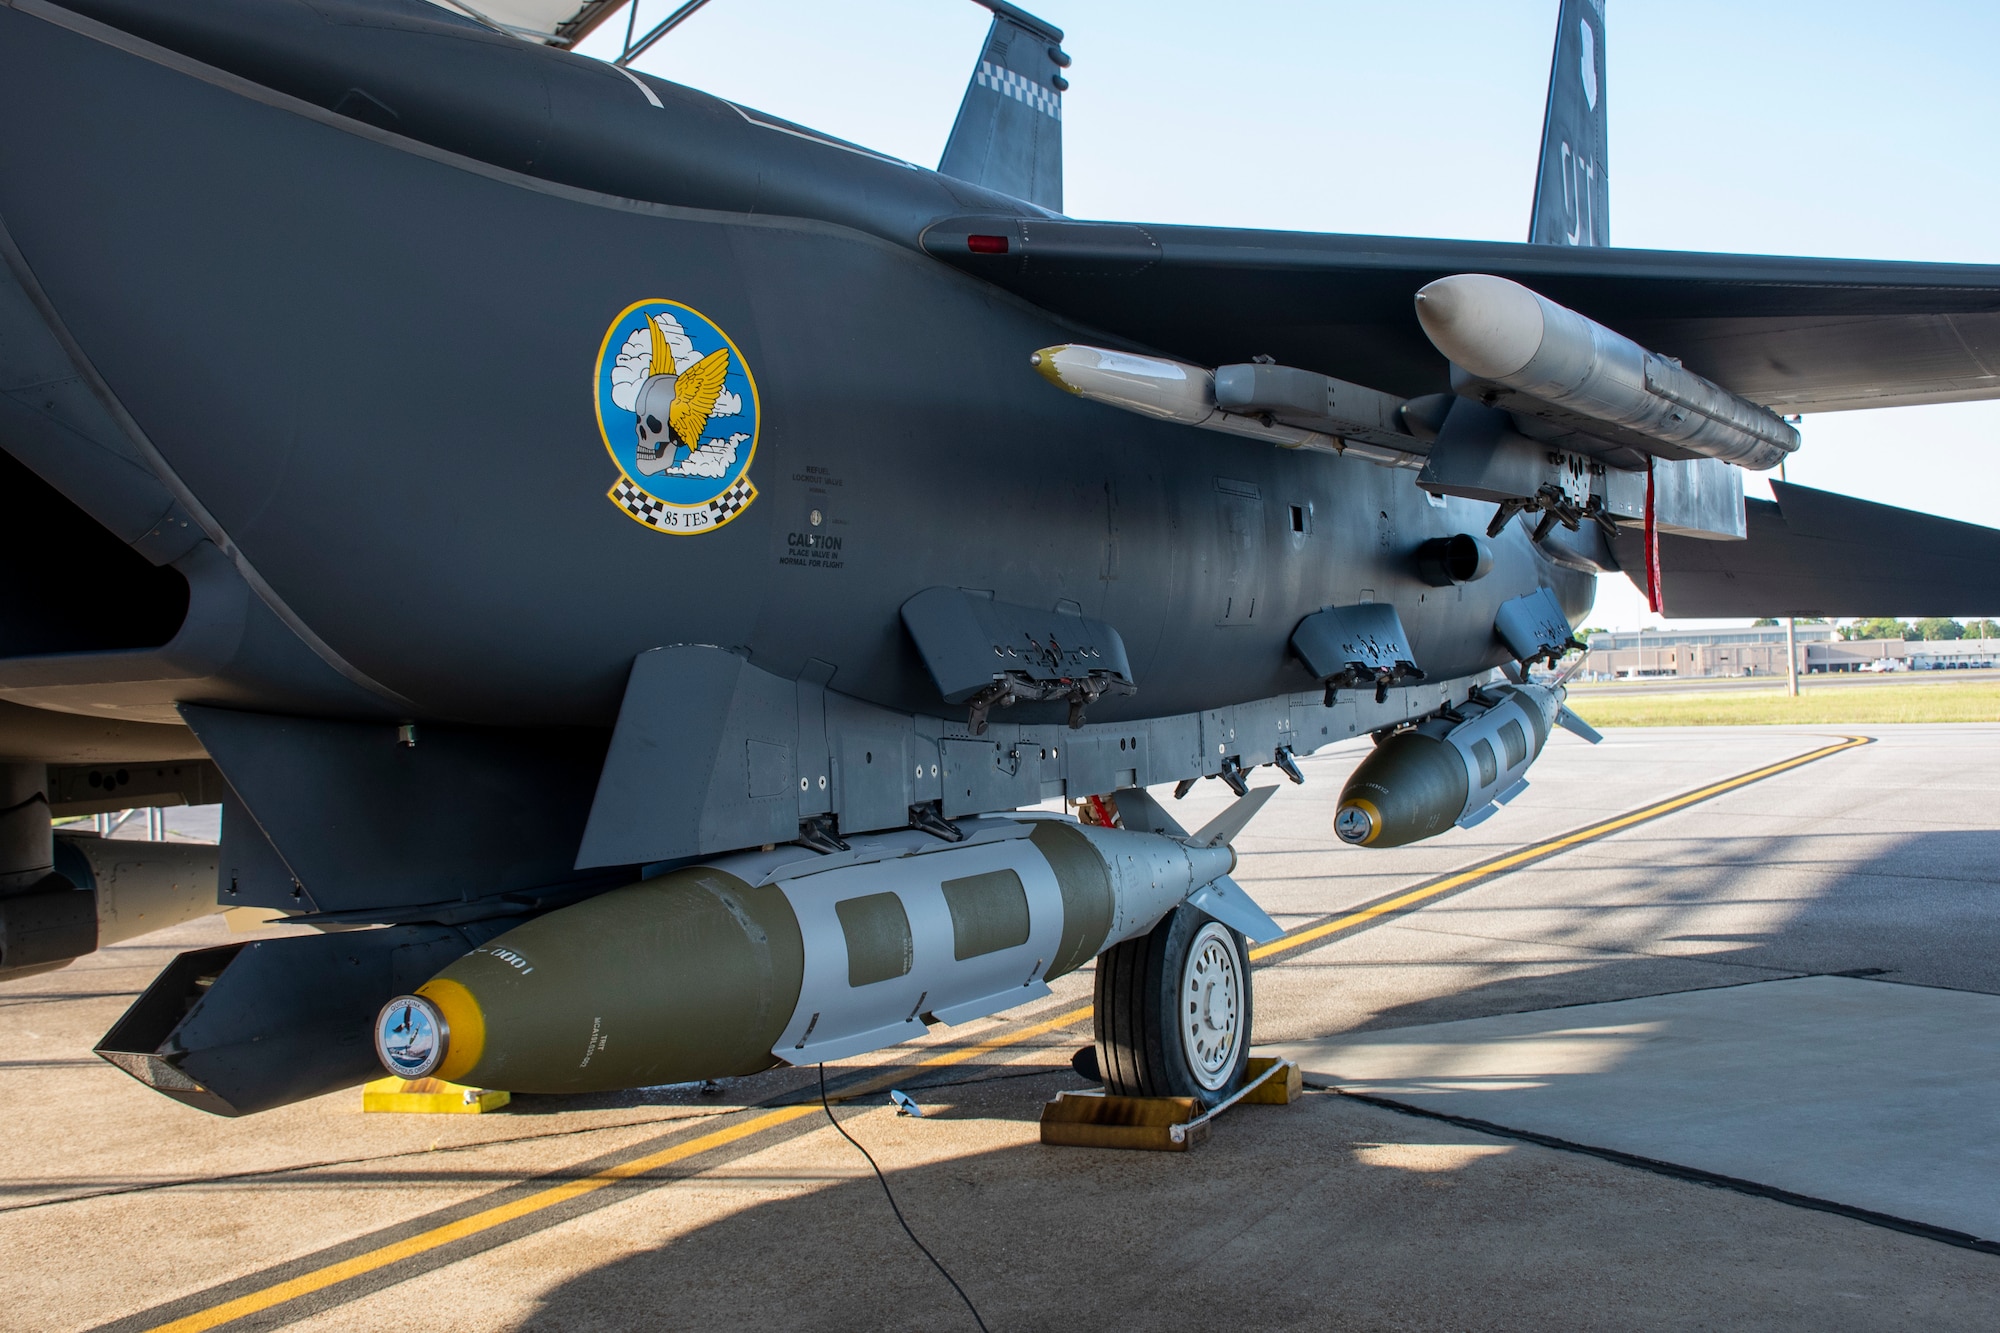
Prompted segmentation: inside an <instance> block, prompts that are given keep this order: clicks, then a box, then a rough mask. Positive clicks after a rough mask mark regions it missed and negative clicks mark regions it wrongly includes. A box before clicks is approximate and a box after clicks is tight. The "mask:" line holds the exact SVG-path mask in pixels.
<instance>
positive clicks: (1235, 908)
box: [1188, 787, 1285, 944]
mask: <svg viewBox="0 0 2000 1333" xmlns="http://www.w3.org/2000/svg"><path fill="white" fill-rule="evenodd" d="M1258 790H1259V791H1275V790H1276V788H1274V787H1260V788H1258ZM1253 795H1254V793H1253ZM1244 799H1245V800H1248V799H1250V798H1249V797H1245V798H1244ZM1238 804H1241V802H1238ZM1232 808H1233V807H1232ZM1188 902H1190V903H1191V904H1193V905H1194V906H1196V907H1199V908H1200V909H1201V910H1202V911H1204V912H1206V913H1208V914H1209V915H1210V916H1212V917H1214V918H1215V919H1216V920H1217V921H1220V922H1221V923H1222V924H1223V925H1225V926H1228V927H1229V928H1230V929H1231V930H1233V931H1236V932H1237V933H1238V934H1240V935H1242V936H1244V937H1245V938H1247V939H1248V940H1249V941H1250V942H1251V943H1252V944H1266V943H1269V942H1270V941H1272V940H1275V939H1277V938H1278V936H1280V935H1282V934H1284V933H1285V930H1284V927H1282V926H1280V925H1279V924H1278V923H1277V922H1275V921H1273V920H1272V919H1271V918H1270V915H1269V914H1268V913H1266V912H1265V911H1264V909H1263V908H1261V907H1259V906H1257V904H1256V903H1255V902H1254V901H1253V900H1252V899H1251V897H1250V895H1249V894H1247V893H1245V892H1244V891H1243V888H1242V886H1241V885H1239V884H1238V883H1237V882H1236V881H1235V880H1233V879H1231V878H1230V877H1229V876H1227V875H1223V876H1221V877H1220V878H1219V879H1216V880H1214V881H1212V882H1210V883H1208V884H1204V885H1202V886H1201V887H1200V888H1198V889H1196V890H1195V891H1194V892H1193V893H1190V894H1189V895H1188Z"/></svg>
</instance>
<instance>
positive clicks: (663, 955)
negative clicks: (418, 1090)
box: [417, 866, 805, 1092]
mask: <svg viewBox="0 0 2000 1333" xmlns="http://www.w3.org/2000/svg"><path fill="white" fill-rule="evenodd" d="M804 958H805V950H804V945H803V942H802V941H801V939H800V937H799V923H798V919H797V917H795V916H794V915H793V912H792V908H791V904H790V903H788V902H787V901H786V900H785V895H784V893H783V891H781V890H780V889H778V888H777V887H776V886H775V885H763V886H761V887H753V886H751V885H749V884H746V883H744V882H743V881H742V880H740V879H738V878H736V877H735V876H734V875H731V874H728V873H727V872H725V871H721V870H717V869H715V868H713V867H708V866H701V867H695V868H691V869H686V870H676V871H672V872H669V873H667V874H664V875H661V876H659V877H657V878H655V879H649V880H645V881H642V882H640V883H637V884H628V885H626V886H625V887H624V888H620V889H613V890H611V891H610V892H609V893H604V894H600V895H598V896H597V897H595V898H590V899H587V900H585V901H584V902H581V903H578V904H576V905H575V906H572V907H565V908H563V909H561V910H560V911H556V912H551V913H549V914H548V915H547V916H543V917H537V918H536V919H535V920H533V921H529V922H527V923H525V924H524V925H520V926H517V927H515V928H514V929H513V930H510V931H508V932H507V933H505V934H504V935H501V936H499V937H497V938H496V939H494V940H492V941H491V942H489V943H488V944H486V945H485V946H484V947H483V948H480V949H476V950H474V951H473V952H472V953H469V954H467V955H466V956H465V957H463V958H460V959H459V960H457V961H456V962H454V963H452V964H451V965H450V966H449V967H447V968H445V970H444V971H443V972H441V973H439V974H438V975H437V976H436V977H433V978H432V979H431V980H430V981H428V982H426V983H424V985H422V986H420V987H419V988H418V989H417V995H418V996H419V997H421V998H423V999H426V1000H429V1001H430V1002H431V1003H432V1004H433V1005H434V1006H436V1008H437V1010H438V1012H439V1014H440V1015H441V1017H442V1018H443V1020H444V1024H445V1028H446V1037H445V1049H444V1056H443V1059H442V1061H441V1062H440V1063H439V1064H438V1066H437V1070H436V1076H437V1077H439V1078H442V1079H444V1080H446V1081H447V1082H452V1083H464V1084H470V1085H474V1086H478V1087H491V1088H506V1089H508V1090H510V1091H514V1092H596V1091H602V1090H605V1089H610V1088H634V1087H646V1086H650V1085H653V1084H659V1083H681V1082H687V1081H690V1080H694V1079H703V1078H718V1077H725V1076H730V1075H738V1074H754V1073H756V1072H757V1071H759V1070H762V1069H768V1068H770V1067H771V1066H772V1065H774V1064H776V1063H778V1061H777V1059H776V1057H774V1056H773V1055H772V1054H771V1047H772V1045H773V1043H774V1042H776V1040H777V1038H778V1034H779V1032H780V1031H781V1030H782V1029H783V1028H784V1026H785V1023H786V1021H787V1020H788V1019H790V1018H791V1016H792V1010H793V1008H794V1007H795V1006H796V1004H797V1002H798V996H799V983H800V979H801V978H802V976H803V975H804Z"/></svg>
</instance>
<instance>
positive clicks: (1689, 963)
mask: <svg viewBox="0 0 2000 1333" xmlns="http://www.w3.org/2000/svg"><path fill="white" fill-rule="evenodd" d="M1813 845H1814V840H1813V839H1811V838H1807V837H1771V838H1712V839H1709V840H1707V841H1706V842H1705V843H1704V844H1703V846H1704V849H1705V850H1704V858H1705V860H1706V861H1707V862H1708V864H1706V865H1703V866H1699V867H1689V866H1677V867H1674V868H1673V870H1672V871H1671V872H1670V873H1672V874H1673V875H1674V877H1675V880H1676V885H1675V888H1674V890H1673V892H1672V893H1671V894H1669V895H1667V896H1664V897H1661V898H1656V899H1650V900H1640V899H1638V898H1636V897H1635V898H1633V899H1631V900H1629V901H1626V902H1623V903H1613V904H1611V905H1605V904H1603V903H1600V902H1592V903H1590V904H1588V905H1587V906H1578V907H1577V908H1576V909H1575V910H1574V911H1569V912H1563V911H1561V910H1560V908H1556V909H1551V907H1550V905H1549V904H1547V903H1544V902H1539V901H1535V900H1534V899H1533V897H1532V896H1531V893H1530V891H1531V890H1532V887H1533V885H1534V884H1535V883H1536V882H1537V880H1538V879H1541V880H1542V882H1547V881H1546V879H1545V874H1546V872H1544V875H1538V876H1523V877H1520V878H1517V879H1515V880H1513V881H1512V882H1511V883H1510V882H1506V881H1503V882H1501V883H1499V884H1496V885H1492V886H1490V887H1487V888H1484V889H1481V890H1476V891H1475V892H1474V893H1472V894H1467V895H1464V896H1463V897H1460V898H1456V899H1451V900H1448V901H1446V902H1443V903H1438V904H1436V905H1434V906H1431V907H1428V908H1425V909H1424V910H1422V911H1420V912H1417V913H1413V914H1412V915H1411V916H1409V917H1406V918H1402V919H1400V921H1399V922H1395V923H1389V924H1390V928H1391V929H1394V928H1395V927H1396V926H1397V925H1404V926H1407V927H1409V928H1411V929H1416V930H1435V931H1440V932H1443V933H1446V934H1449V933H1452V932H1455V931H1460V930H1463V931H1465V932H1466V933H1468V934H1472V935H1477V936H1480V937H1483V938H1486V939H1491V938H1493V937H1494V936H1496V935H1507V936H1510V937H1515V938H1519V939H1520V940H1521V942H1522V943H1523V944H1526V945H1528V946H1530V948H1533V946H1535V945H1542V946H1546V947H1547V951H1546V952H1541V953H1536V954H1533V955H1532V956H1530V957H1526V958H1517V959H1515V960H1512V961H1509V962H1507V963H1489V964H1486V965H1485V966H1483V967H1482V968H1481V970H1483V971H1485V972H1487V973H1489V974H1490V973H1492V972H1493V971H1496V970H1501V969H1505V970H1506V971H1507V972H1508V974H1507V975H1501V976H1492V977H1490V979H1488V980H1483V981H1479V982H1477V983H1476V984H1472V985H1467V986H1462V987H1456V988H1453V989H1452V990H1451V991H1450V992H1449V993H1447V994H1439V995H1428V996H1425V997H1423V998H1421V999H1415V1000H1410V1001H1407V1002H1404V1003H1399V1004H1393V1005H1389V1006H1386V1007H1384V1008H1382V1009H1380V1010H1377V1011H1375V1012H1374V1013H1372V1014H1370V1015H1368V1016H1367V1017H1365V1018H1364V1019H1362V1020H1361V1021H1359V1022H1357V1023H1356V1024H1355V1025H1354V1027H1353V1028H1352V1029H1350V1030H1351V1031H1356V1032H1368V1031H1377V1030H1382V1029H1388V1028H1402V1027H1411V1026H1416V1025H1421V1024H1429V1023H1444V1022H1451V1021H1454V1020H1457V1019H1465V1018H1483V1017H1487V1016H1489V1015H1493V1014H1507V1013H1520V1012H1524V1011H1528V1010H1534V1009H1546V1008H1552V1007H1556V1006H1561V1005H1576V1004H1595V1003H1602V1002H1607V1001H1612V1000H1623V999H1632V998H1635V997H1638V996H1644V995H1660V994H1666V993H1669V992H1673V991H1680V990H1696V989H1702V988H1705V987H1711V986H1730V985H1740V984H1744V983H1747V982H1755V981H1768V980H1772V979H1775V978H1778V977H1783V976H1798V975H1806V974H1831V975H1848V976H1869V977H1877V978H1880V979H1881V980H1884V981H1890V982H1900V983H1904V984H1909V985H1922V986H1943V987H1948V988H1952V989H1958V990H1974V991H1983V992H1986V993H1988V994H2000V829H1968V830H1948V831H1939V832H1932V833H1921V834H1912V835H1907V836H1902V837H1898V838H1895V839H1893V840H1889V841H1887V842H1885V844H1884V845H1883V846H1882V847H1881V848H1880V849H1879V850H1878V851H1877V852H1876V853H1875V854H1874V855H1872V856H1870V857H1869V858H1867V859H1866V860H1862V861H1857V862H1851V863H1850V862H1843V863H1834V862H1828V861H1826V860H1824V859H1822V858H1820V857H1818V856H1815V855H1813V854H1812V848H1813ZM1749 867H1756V868H1758V869H1759V870H1761V871H1764V872H1770V871H1773V870H1776V871H1780V872H1788V874H1795V875H1797V876H1799V877H1801V878H1808V879H1810V880H1811V881H1812V887H1811V888H1810V889H1809V890H1808V891H1807V892H1806V893H1804V894H1803V895H1802V896H1798V897H1796V898H1791V897H1788V898H1786V899H1785V900H1782V901H1780V900H1771V899H1764V900H1762V901H1763V903H1764V905H1765V906H1766V907H1767V908H1768V915H1769V917H1771V918H1774V919H1772V920H1771V924H1770V925H1769V926H1768V927H1767V928H1765V929H1762V930H1741V929H1731V928H1729V926H1730V924H1731V918H1734V922H1736V923H1740V922H1741V920H1742V918H1743V915H1744V914H1745V912H1746V911H1747V910H1748V909H1749V908H1751V907H1754V906H1755V905H1756V904H1754V903H1749V902H1746V899H1745V897H1744V896H1743V892H1742V884H1741V877H1742V875H1743V873H1744V871H1745V869H1746V868H1749ZM1788 892H1789V890H1788ZM1516 911H1518V912H1521V913H1524V914H1526V913H1534V914H1537V916H1538V917H1540V919H1538V920H1537V921H1536V922H1535V923H1534V925H1533V926H1532V927H1531V928H1525V929H1523V930H1522V931H1521V932H1520V933H1519V934H1518V936H1514V933H1513V932H1511V931H1509V930H1508V928H1507V925H1506V919H1507V917H1508V915H1509V914H1510V913H1513V912H1516ZM1496 922H1498V928H1497V929H1496V928H1495V927H1496ZM1299 962H1302V963H1308V966H1310V967H1311V968H1312V969H1313V970H1314V971H1323V972H1324V973H1326V974H1337V973H1338V972H1339V971H1340V969H1341V968H1343V967H1345V966H1353V965H1354V964H1351V963H1344V962H1343V961H1342V959H1341V957H1340V951H1339V949H1338V947H1337V946H1336V947H1335V948H1334V949H1332V950H1323V951H1321V952H1320V953H1319V954H1318V955H1317V956H1314V957H1312V958H1311V959H1310V961H1308V960H1307V959H1301V960H1299ZM1435 965H1438V964H1437V963H1436V962H1435V961H1434V960H1426V961H1422V962H1411V963H1407V964H1406V963H1402V962H1400V961H1396V960H1393V959H1391V960H1371V961H1369V962H1368V963H1366V964H1363V966H1368V967H1380V968H1388V969H1394V968H1397V967H1401V966H1414V967H1425V966H1435ZM1443 965H1447V966H1449V965H1453V964H1452V963H1451V962H1450V961H1449V960H1447V962H1446V963H1445V964H1443ZM1329 984H1337V983H1329ZM1316 1035H1321V1034H1316V1033H1315V1034H1305V1033H1300V1034H1297V1036H1299V1037H1305V1036H1316ZM1259 1037H1260V1040H1264V1041H1275V1040H1281V1039H1282V1040H1291V1039H1294V1034H1291V1033H1278V1032H1273V1031H1269V1030H1267V1031H1264V1032H1261V1033H1260V1034H1259Z"/></svg>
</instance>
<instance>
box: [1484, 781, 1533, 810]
mask: <svg viewBox="0 0 2000 1333" xmlns="http://www.w3.org/2000/svg"><path fill="white" fill-rule="evenodd" d="M1527 789H1528V780H1527V779H1526V778H1522V779H1521V780H1520V781H1519V782H1517V783H1515V784H1514V785H1513V786H1511V787H1509V788H1508V789H1507V790H1506V791H1503V792H1501V793H1500V794H1499V795H1498V796H1495V797H1494V798H1493V804H1495V805H1505V804H1507V803H1508V802H1509V801H1511V800H1513V799H1514V798H1515V797H1516V796H1519V795H1520V794H1521V793H1522V792H1524V791H1526V790H1527Z"/></svg>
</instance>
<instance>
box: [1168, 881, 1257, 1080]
mask: <svg viewBox="0 0 2000 1333" xmlns="http://www.w3.org/2000/svg"><path fill="white" fill-rule="evenodd" d="M1242 1019H1243V962H1242V959H1241V958H1240V957H1238V955H1237V952H1236V940H1235V937H1234V936H1233V935H1231V934H1230V932H1229V930H1228V929H1227V928H1226V927H1224V926H1222V925H1221V924H1219V923H1217V922H1214V921H1211V922H1209V923H1208V924H1207V925H1204V926H1203V927H1202V928H1201V929H1200V930H1199V931H1197V932H1196V934H1195V937H1194V939H1193V940H1192V941H1191V942H1190V943H1189V945H1188V952H1187V962H1186V963H1185V964H1184V965H1183V968H1182V971H1181V1045H1182V1048H1183V1050H1184V1051H1185V1052H1186V1055H1187V1062H1188V1070H1189V1072H1190V1073H1192V1074H1193V1075H1194V1078H1195V1081H1196V1082H1197V1083H1199V1084H1201V1086H1202V1087H1204V1088H1206V1089H1208V1090H1210V1091H1214V1090H1215V1089H1218V1088H1220V1087H1221V1086H1222V1085H1223V1084H1224V1083H1226V1082H1228V1081H1229V1075H1230V1073H1231V1072H1232V1071H1233V1070H1234V1069H1235V1067H1236V1053H1237V1045H1238V1043H1239V1042H1240V1041H1241V1040H1242V1036H1243V1033H1242V1026H1243V1022H1242Z"/></svg>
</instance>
